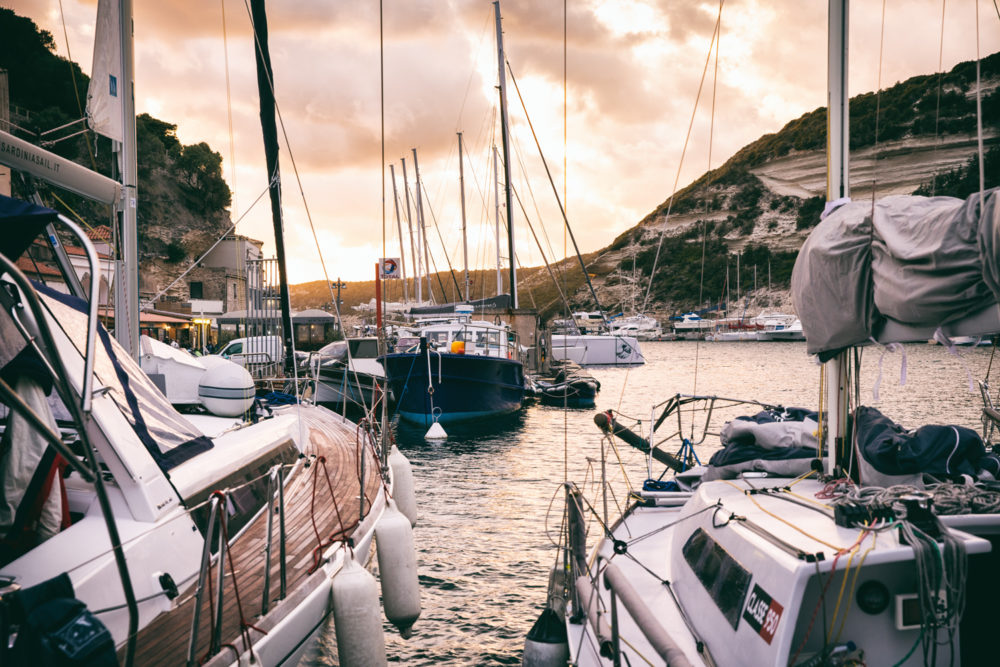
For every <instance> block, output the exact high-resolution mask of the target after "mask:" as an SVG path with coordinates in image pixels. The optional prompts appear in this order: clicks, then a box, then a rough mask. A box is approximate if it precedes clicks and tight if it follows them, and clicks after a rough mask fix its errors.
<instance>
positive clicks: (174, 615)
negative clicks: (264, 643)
mask: <svg viewBox="0 0 1000 667" xmlns="http://www.w3.org/2000/svg"><path fill="white" fill-rule="evenodd" d="M322 426H323V427H325V429H328V428H329V424H328V423H327V424H323V425H322ZM325 429H324V431H322V432H317V430H316V429H315V428H311V429H310V435H311V437H310V442H311V444H312V446H313V447H314V450H313V451H314V453H316V454H322V455H323V456H325V457H326V470H327V472H328V473H329V475H330V478H331V481H332V482H333V489H334V496H335V497H336V498H337V505H338V506H339V508H340V514H341V516H342V517H343V519H344V521H345V523H347V524H348V525H351V524H353V523H355V522H356V521H357V519H358V515H359V501H358V496H359V491H360V489H359V482H358V481H357V477H356V474H357V458H356V455H357V447H356V445H355V442H354V437H355V434H354V432H353V430H351V432H350V433H349V434H348V433H345V431H346V430H347V429H346V428H342V429H337V431H335V432H332V433H331V431H329V430H325ZM331 436H335V437H331ZM364 456H365V458H366V466H365V473H366V480H365V494H364V495H365V498H366V507H370V506H371V503H372V501H373V500H374V499H375V498H377V497H378V491H379V486H380V485H381V480H380V479H379V477H378V476H377V471H378V468H377V466H378V463H377V462H376V460H375V459H374V457H373V456H372V454H371V451H370V449H368V448H365V449H364ZM315 465H319V464H317V463H315V462H314V463H313V464H312V465H311V466H310V467H309V468H305V469H302V470H300V472H299V473H298V474H297V475H296V476H295V478H294V479H292V480H291V481H290V482H289V483H288V485H287V486H286V489H285V505H286V514H285V526H286V562H287V569H286V573H287V592H288V594H289V595H291V594H292V592H293V591H294V590H295V588H296V587H297V586H299V585H301V584H303V583H304V582H305V581H306V579H307V578H308V577H309V571H308V570H309V568H310V567H311V566H312V553H313V550H314V549H315V548H316V547H317V546H318V543H317V540H316V534H315V532H314V530H313V526H312V521H311V520H310V503H311V501H312V493H313V483H314V482H313V480H314V475H315V470H314V467H313V466H315ZM318 472H319V475H318V476H317V477H316V478H315V484H316V503H315V516H316V525H317V527H318V528H319V531H320V536H321V537H322V538H323V539H326V538H328V537H329V536H330V534H331V533H333V532H335V531H338V530H339V529H340V522H339V520H338V515H337V512H336V510H335V509H334V504H333V502H332V498H331V496H330V489H329V486H328V485H327V482H326V479H325V477H324V474H323V469H322V467H320V469H319V471H318ZM345 473H346V474H345ZM273 530H274V533H275V539H274V543H273V544H272V554H271V558H272V565H271V590H270V594H271V598H272V605H271V606H272V608H273V606H274V605H273V602H274V601H275V598H276V597H277V595H278V594H279V592H280V579H279V564H278V562H277V559H278V541H277V533H278V516H277V515H275V518H274V527H273ZM266 534H267V515H266V513H263V514H262V515H261V516H259V517H257V519H256V520H255V521H253V522H252V523H251V524H250V525H249V526H248V527H247V528H246V530H245V531H244V533H243V534H242V535H241V536H240V538H239V539H238V540H237V541H236V542H235V543H234V544H232V545H231V547H230V549H231V554H232V560H233V569H234V570H235V572H236V579H237V585H238V587H239V593H240V600H241V602H242V605H243V614H244V616H245V617H246V620H247V621H248V622H249V623H252V624H255V621H257V620H258V619H257V616H258V614H259V613H260V603H261V597H262V595H263V588H264V576H263V574H264V549H265V547H266ZM217 577H218V569H217V567H216V568H213V570H212V585H213V593H216V594H217V591H214V588H215V583H216V581H217ZM207 593H208V590H207V586H206V594H205V599H204V600H203V608H202V611H201V619H200V623H199V631H198V637H199V640H198V650H197V651H196V653H195V655H196V656H197V658H199V659H200V658H201V657H202V656H204V655H205V654H206V653H207V650H208V646H209V642H210V640H211V636H210V630H209V626H210V619H209V617H210V605H209V600H208V595H207ZM181 600H182V602H181V604H179V605H178V606H177V607H176V608H174V609H173V610H172V611H170V612H168V613H166V614H162V615H161V616H159V617H158V618H156V619H155V620H154V621H153V622H152V623H150V624H149V625H148V626H147V627H146V628H145V629H143V630H142V631H140V633H139V635H138V638H137V645H136V655H137V657H138V661H139V662H140V663H141V664H143V665H154V666H156V665H178V664H183V663H184V661H185V660H186V658H187V649H188V642H189V635H190V628H191V620H192V614H193V610H194V587H192V588H191V589H190V591H189V592H188V593H186V596H185V597H183V598H181ZM236 607H237V605H236V599H235V595H234V593H233V585H232V576H231V574H230V572H229V565H228V558H227V562H226V579H225V596H224V602H223V619H224V620H223V631H222V643H223V644H224V645H225V644H227V643H229V644H234V645H237V646H242V642H241V641H240V640H239V637H240V632H239V612H238V610H237V608H236ZM250 633H251V637H252V638H253V639H256V638H257V637H259V636H260V633H258V632H257V631H256V630H253V629H250ZM226 650H227V649H225V648H223V652H225V651H226ZM234 658H235V655H234Z"/></svg>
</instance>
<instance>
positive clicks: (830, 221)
mask: <svg viewBox="0 0 1000 667" xmlns="http://www.w3.org/2000/svg"><path fill="white" fill-rule="evenodd" d="M980 203H981V202H980V195H979V193H976V194H974V195H972V196H971V197H969V198H968V199H966V200H962V199H956V198H954V197H917V196H893V197H886V198H884V199H880V200H878V201H876V202H875V204H874V206H873V205H872V204H871V202H854V203H850V204H846V205H844V206H841V207H840V208H838V209H836V210H835V211H834V212H833V213H831V214H830V215H829V216H828V217H827V218H826V219H824V220H823V221H822V222H820V223H819V225H817V226H816V228H815V229H814V230H813V232H812V233H811V234H810V235H809V238H808V239H807V240H806V242H805V244H803V246H802V249H801V250H800V251H799V256H798V258H797V259H796V261H795V269H794V270H793V272H792V299H793V300H794V301H795V309H796V312H797V313H798V315H799V318H800V319H801V320H802V329H803V331H804V332H805V335H806V341H807V349H808V351H809V353H810V354H819V355H820V357H821V358H826V357H829V356H832V354H833V353H834V352H836V351H837V350H840V349H843V348H845V347H849V346H851V345H858V344H862V343H864V342H866V341H868V340H869V339H870V338H873V337H874V338H876V339H877V340H880V341H883V342H889V341H893V340H895V341H905V340H921V339H923V340H926V339H928V338H929V337H930V336H932V335H933V333H934V331H935V330H936V329H937V328H938V327H943V328H944V329H945V330H946V333H948V334H949V335H973V336H975V335H987V334H991V333H997V332H998V331H1000V329H998V327H1000V306H998V305H997V304H998V302H1000V255H998V252H997V250H998V247H1000V189H998V188H994V189H992V190H987V191H986V192H984V193H983V197H982V206H980Z"/></svg>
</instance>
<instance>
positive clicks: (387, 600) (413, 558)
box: [375, 499, 420, 639]
mask: <svg viewBox="0 0 1000 667" xmlns="http://www.w3.org/2000/svg"><path fill="white" fill-rule="evenodd" d="M375 548H376V551H377V552H378V573H379V579H380V580H381V581H382V605H383V606H384V607H385V617H386V618H388V619H389V622H390V623H392V624H393V625H395V626H396V627H397V628H399V634H400V635H401V636H402V637H403V639H409V638H410V636H411V635H412V634H413V624H414V623H416V622H417V619H418V618H420V582H419V581H417V553H416V550H415V549H414V546H413V528H412V527H411V526H410V520H409V519H407V518H406V517H405V516H403V513H402V512H400V511H399V509H398V508H397V507H396V503H395V501H393V500H391V499H390V500H389V506H388V507H387V508H386V510H385V512H383V513H382V517H381V518H380V519H379V520H378V523H377V524H376V525H375Z"/></svg>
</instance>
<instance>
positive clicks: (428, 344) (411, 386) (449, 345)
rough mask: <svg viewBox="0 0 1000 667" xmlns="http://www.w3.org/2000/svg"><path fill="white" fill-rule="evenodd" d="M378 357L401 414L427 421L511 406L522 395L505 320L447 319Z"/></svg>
mask: <svg viewBox="0 0 1000 667" xmlns="http://www.w3.org/2000/svg"><path fill="white" fill-rule="evenodd" d="M396 350H397V351H396V352H394V353H391V354H388V355H386V356H384V357H381V358H380V359H379V360H380V361H381V362H382V366H383V367H384V368H385V374H386V377H387V378H388V380H389V385H390V387H391V388H392V393H393V396H394V397H395V399H396V411H397V412H398V413H399V416H400V418H401V419H405V420H407V421H411V422H415V423H418V424H424V425H426V426H430V424H431V423H433V422H434V421H438V422H440V423H442V424H447V423H454V422H458V421H468V420H472V419H479V418H483V417H496V416H500V415H505V414H509V413H511V412H516V411H517V410H520V409H521V405H522V403H523V401H524V369H523V366H522V363H521V360H520V354H519V349H518V345H517V342H516V341H515V340H514V339H513V335H512V333H511V331H510V329H509V328H508V327H506V326H504V325H497V324H491V323H489V322H484V321H469V320H461V319H457V320H452V321H449V322H445V323H440V324H434V325H430V326H426V327H424V328H423V329H421V331H420V337H419V338H416V337H412V338H402V339H400V341H399V342H398V343H397V345H396Z"/></svg>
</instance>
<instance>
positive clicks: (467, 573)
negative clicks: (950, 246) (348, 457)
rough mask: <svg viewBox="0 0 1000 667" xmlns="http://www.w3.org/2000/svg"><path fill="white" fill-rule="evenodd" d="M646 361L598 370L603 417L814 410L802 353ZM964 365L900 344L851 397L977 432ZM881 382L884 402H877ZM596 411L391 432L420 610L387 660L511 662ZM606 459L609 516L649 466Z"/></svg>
mask: <svg viewBox="0 0 1000 667" xmlns="http://www.w3.org/2000/svg"><path fill="white" fill-rule="evenodd" d="M643 352H644V354H645V356H646V358H647V360H648V363H647V364H646V365H645V366H642V367H638V368H627V369H626V368H605V369H595V370H594V371H593V375H594V376H595V377H596V378H597V379H598V380H599V381H600V382H601V393H600V394H599V396H598V401H597V408H598V410H606V409H608V408H613V409H615V410H618V411H620V412H622V413H624V414H626V415H630V416H632V417H635V418H638V419H641V420H642V421H643V426H642V427H641V428H643V429H648V424H649V419H650V408H651V406H652V404H653V403H654V402H658V401H662V400H665V399H666V398H668V397H669V396H671V395H673V394H677V393H681V394H695V393H698V394H709V395H719V396H729V397H736V398H755V399H759V400H761V401H764V402H769V403H776V404H781V405H785V406H803V407H815V406H816V405H817V403H818V399H819V377H820V369H819V366H818V365H816V364H815V363H814V362H813V361H812V360H811V359H810V358H809V357H808V356H807V355H806V352H805V345H804V344H802V343H764V344H756V343H694V342H675V343H644V344H643ZM961 355H962V356H961V357H955V356H952V355H950V354H948V352H947V351H946V350H944V349H943V348H941V347H940V346H932V345H910V346H906V364H905V371H906V373H905V375H906V383H905V385H903V384H900V376H901V370H902V369H903V368H904V366H903V362H902V356H901V355H900V354H899V353H895V354H887V355H885V357H884V358H882V359H881V365H880V363H879V361H880V351H879V350H878V349H875V348H871V349H868V350H866V351H865V352H864V354H863V362H864V363H863V368H862V372H861V375H860V378H859V379H858V382H857V384H856V387H855V390H856V393H857V395H859V396H860V397H861V399H862V402H863V403H865V404H868V405H874V406H875V407H878V408H879V409H880V410H881V411H882V412H883V413H884V414H886V415H887V416H889V417H890V418H892V419H894V420H895V421H897V422H899V423H901V424H903V425H904V426H906V427H908V428H916V427H917V426H921V425H923V424H926V423H954V424H959V425H962V426H968V427H970V428H973V429H976V430H977V431H978V430H979V429H980V423H979V415H980V412H981V401H980V399H979V395H978V391H972V392H970V390H969V381H970V380H978V379H981V378H983V376H984V375H985V373H986V369H987V367H988V365H989V361H990V355H991V350H990V349H988V348H978V349H964V350H962V351H961ZM880 366H881V368H880ZM880 372H881V385H880V400H879V401H878V402H874V400H873V396H872V390H873V388H874V385H875V382H876V380H878V378H879V373H880ZM995 372H1000V363H998V368H997V369H996V370H995ZM994 384H996V383H994ZM754 411H755V410H753V409H748V410H745V411H744V412H742V414H747V413H750V412H754ZM594 412H595V410H568V411H564V410H561V409H559V408H553V407H549V406H542V405H533V406H530V407H528V408H527V409H525V410H523V411H522V412H520V413H518V414H516V415H512V416H511V417H509V418H507V419H501V420H499V421H497V420H494V421H491V422H489V423H485V424H484V423H482V422H476V423H472V424H468V425H464V426H463V425H460V424H458V425H454V426H450V427H449V428H448V429H447V431H448V433H449V438H448V439H447V440H446V441H444V442H437V443H435V442H428V441H425V440H424V439H423V434H424V432H425V431H426V429H423V428H416V427H413V428H410V427H407V426H406V425H405V424H404V425H402V426H400V427H399V428H398V431H397V435H398V438H399V442H400V447H401V449H402V450H403V451H404V452H405V454H406V455H407V456H408V457H409V458H410V461H411V463H412V464H413V469H414V479H415V482H416V485H417V495H418V502H419V504H420V519H419V523H418V525H417V527H416V529H415V531H414V535H415V539H416V543H417V550H418V566H419V571H420V582H421V594H422V598H423V609H424V611H423V614H422V615H421V618H420V620H419V621H418V622H417V624H416V626H415V628H414V631H415V634H414V636H413V637H412V638H411V639H410V640H408V641H404V640H402V639H400V637H399V635H398V634H396V632H395V631H394V630H393V629H392V628H391V627H390V626H388V625H387V626H386V638H387V651H388V654H389V656H390V661H393V662H397V663H401V664H406V665H455V666H465V665H511V664H518V663H519V662H520V656H521V650H522V647H523V641H524V635H525V634H526V633H527V631H528V629H529V628H530V626H531V623H532V622H533V621H534V619H535V617H536V616H537V614H538V612H539V611H540V609H541V606H542V605H543V604H544V600H545V586H546V582H547V580H548V573H549V570H550V568H551V567H552V566H553V565H554V563H555V558H556V553H557V552H556V549H555V547H554V545H553V543H552V540H551V539H550V537H549V535H550V534H552V535H553V536H554V534H555V533H557V532H558V527H559V522H560V520H561V514H560V512H561V501H559V499H558V498H557V502H556V503H555V504H554V506H553V507H554V512H555V513H554V514H550V513H549V512H550V505H551V503H552V500H553V498H554V497H557V496H558V495H559V494H560V484H561V483H562V482H563V481H564V479H567V478H568V479H571V480H574V481H576V482H578V483H579V484H580V485H581V487H582V488H583V489H584V492H585V494H587V495H588V496H589V497H592V498H596V497H597V495H596V493H594V492H593V490H594V488H595V481H596V480H598V479H599V478H600V474H601V470H600V463H599V461H600V454H601V446H602V440H601V437H600V433H599V432H598V430H597V428H596V427H595V426H594V423H593V415H594ZM605 446H607V445H606V444H605ZM717 446H718V443H717V440H714V441H713V439H712V438H711V437H710V438H709V439H708V440H707V441H706V443H705V444H704V446H703V447H700V448H699V450H698V453H699V456H701V458H702V460H703V461H704V460H707V458H708V456H710V455H711V452H712V451H713V450H714V449H715V448H716V447H717ZM609 452H610V456H611V457H612V458H611V461H612V465H609V466H608V467H607V470H606V474H607V475H608V477H609V480H610V483H611V484H612V485H613V488H614V489H615V499H616V500H617V504H618V506H617V507H616V506H615V502H614V501H612V504H611V506H610V507H609V510H608V511H609V514H610V515H611V516H612V517H613V516H615V515H617V514H618V512H620V510H621V509H622V508H621V505H622V504H623V503H624V502H625V500H626V497H627V492H628V488H629V487H630V486H638V485H640V484H641V483H642V481H643V479H644V478H645V477H646V460H645V457H644V456H643V455H642V454H641V453H639V452H637V451H635V450H632V449H631V448H629V447H619V448H618V449H616V450H614V451H611V450H609ZM332 637H333V632H332V630H328V631H327V632H326V633H325V635H324V637H323V640H322V643H321V644H320V646H319V647H318V648H317V649H316V650H315V651H313V652H312V653H310V655H309V657H308V659H307V661H306V664H314V665H328V664H335V659H336V652H335V648H334V646H333V644H334V642H333V638H332Z"/></svg>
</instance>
